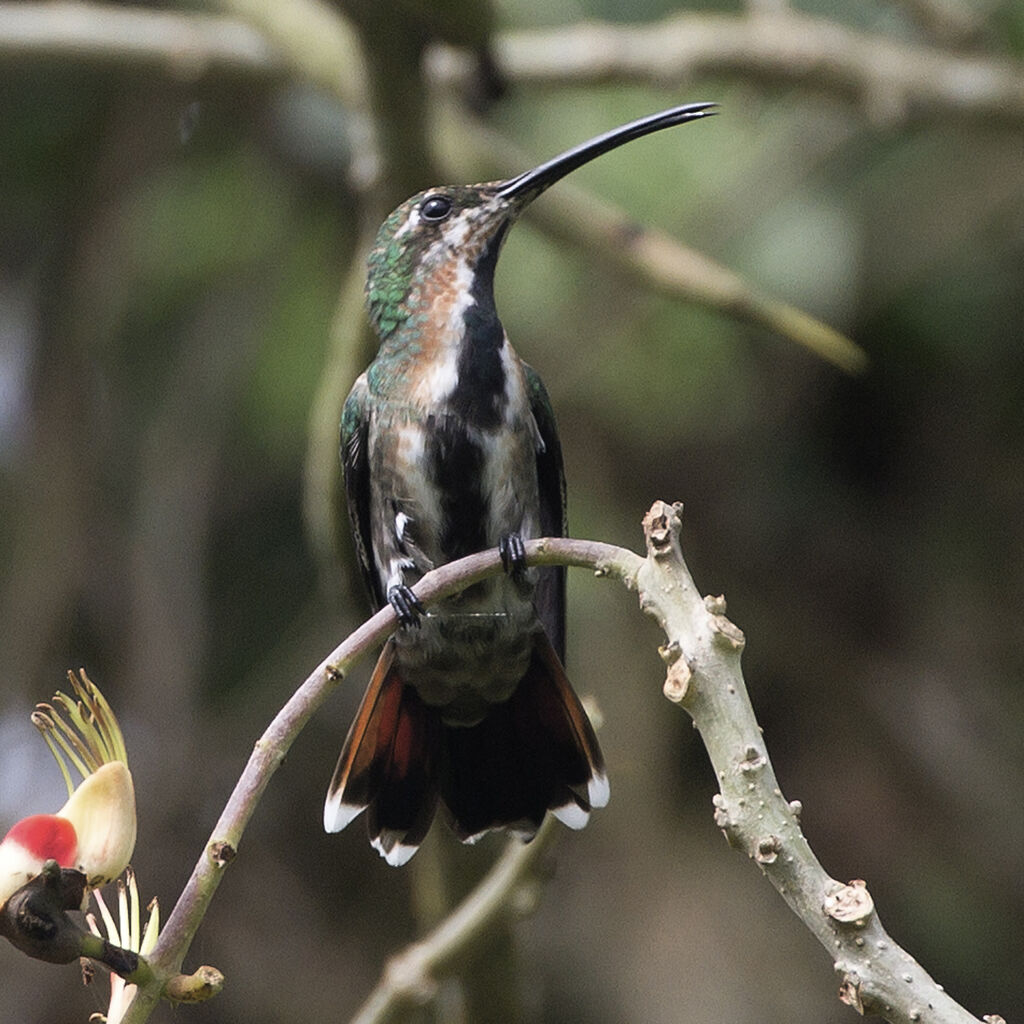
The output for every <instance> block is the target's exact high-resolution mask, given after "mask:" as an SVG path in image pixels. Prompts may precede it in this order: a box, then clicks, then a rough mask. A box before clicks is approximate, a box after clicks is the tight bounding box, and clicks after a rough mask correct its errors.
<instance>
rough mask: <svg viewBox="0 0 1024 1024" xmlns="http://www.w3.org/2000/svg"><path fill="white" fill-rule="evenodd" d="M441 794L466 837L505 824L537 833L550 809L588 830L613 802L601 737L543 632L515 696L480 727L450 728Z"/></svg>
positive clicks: (446, 731) (447, 729)
mask: <svg viewBox="0 0 1024 1024" xmlns="http://www.w3.org/2000/svg"><path fill="white" fill-rule="evenodd" d="M441 756H442V765H441V798H442V800H443V801H444V803H445V805H446V806H447V808H448V810H449V812H450V815H451V819H452V828H453V829H454V831H455V832H456V834H457V835H458V836H459V838H460V839H462V840H463V841H464V842H473V841H474V840H476V839H478V838H479V837H480V836H481V835H483V834H484V833H485V832H489V831H491V830H492V829H496V828H507V829H509V830H510V831H512V832H515V833H517V834H519V835H520V836H521V837H522V838H524V839H529V838H532V836H533V835H534V833H535V832H536V831H537V829H538V828H539V827H540V823H541V822H542V821H543V820H544V815H545V814H546V813H547V811H549V810H550V811H551V812H552V813H553V814H554V815H555V816H556V817H558V818H560V819H561V820H562V821H563V822H564V823H565V824H567V825H569V826H570V827H571V828H582V827H583V826H584V825H585V824H586V823H587V820H588V818H589V815H590V810H591V808H593V807H603V806H604V805H605V804H606V803H607V802H608V778H607V776H606V775H605V771H604V760H603V759H602V757H601V750H600V747H599V746H598V743H597V737H596V736H595V735H594V730H593V728H592V727H591V725H590V721H589V720H588V719H587V715H586V712H585V711H584V710H583V707H582V705H581V704H580V702H579V698H578V697H577V696H576V694H575V693H574V692H573V689H572V686H571V685H570V684H569V680H568V679H567V678H566V675H565V670H564V669H563V668H562V664H561V662H560V661H559V660H558V656H557V655H556V654H555V652H554V650H553V649H552V647H551V643H550V641H549V640H548V638H547V636H545V634H544V633H543V632H538V633H537V634H536V640H535V643H534V650H533V657H532V658H531V661H530V666H529V668H528V669H527V672H526V675H525V676H523V679H522V680H521V682H520V683H519V685H518V686H517V687H516V690H515V692H514V693H513V694H512V696H511V697H510V698H509V699H508V700H507V701H505V702H504V703H503V704H495V705H494V706H493V707H492V708H491V709H490V710H489V711H488V713H487V716H486V717H485V718H484V719H483V721H481V722H480V723H479V724H477V725H474V726H471V727H469V728H461V727H458V726H446V727H444V733H443V737H442V755H441Z"/></svg>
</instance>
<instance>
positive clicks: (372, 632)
mask: <svg viewBox="0 0 1024 1024" xmlns="http://www.w3.org/2000/svg"><path fill="white" fill-rule="evenodd" d="M567 545H568V546H567ZM553 550H557V551H558V552H559V553H560V557H558V558H552V557H551V552H552V551H553ZM527 557H528V559H531V560H534V559H535V560H536V561H535V564H541V563H544V564H554V562H555V561H557V562H559V564H567V565H587V566H590V567H591V568H594V569H595V570H597V571H599V572H602V573H603V574H608V575H615V576H620V577H623V578H625V577H626V576H627V575H628V574H629V573H631V572H635V570H636V568H637V567H638V566H639V564H640V562H641V559H640V558H639V556H638V555H636V554H634V553H633V552H631V551H626V550H624V549H622V548H616V547H614V546H612V545H609V544H600V543H598V542H595V541H566V540H564V539H563V540H536V541H531V542H530V543H529V544H528V545H527ZM500 570H501V558H500V556H499V554H498V551H497V549H494V550H491V551H486V552H483V553H481V554H477V555H470V556H469V557H468V558H463V559H460V560H459V561H458V562H452V563H450V564H449V565H445V566H442V567H441V568H440V569H435V570H434V571H433V572H431V573H428V574H427V575H426V576H424V577H423V579H422V580H420V582H419V583H418V584H417V585H416V586H415V587H414V590H415V592H416V594H417V596H418V597H419V598H420V600H421V601H422V602H423V603H424V604H426V605H430V604H431V603H433V602H434V601H437V600H440V599H441V598H443V597H446V596H448V595H449V594H453V593H456V592H457V591H459V590H462V589H464V588H465V587H467V586H470V585H471V584H473V583H474V582H478V581H479V580H482V579H484V578H486V577H487V576H491V575H494V574H495V573H497V572H499V571H500ZM396 624H397V623H396V619H395V614H394V612H393V611H392V609H391V608H390V606H388V607H385V608H382V609H381V610H380V611H379V612H377V614H376V615H374V616H373V617H372V618H371V619H368V620H367V621H366V622H365V623H363V625H362V626H360V627H359V628H358V629H357V630H355V632H353V633H352V634H350V635H349V636H348V637H347V638H346V639H345V640H344V641H343V642H342V643H341V644H339V645H338V646H337V647H336V648H335V649H334V650H333V651H332V652H331V653H330V654H329V655H328V656H327V657H326V658H325V659H324V660H323V661H322V662H321V663H320V664H319V665H318V666H317V667H316V669H314V671H313V672H312V673H311V674H310V675H309V676H308V677H307V679H306V681H305V682H304V683H303V684H302V685H301V686H300V687H299V688H298V690H296V691H295V693H294V694H293V695H292V697H291V699H290V700H289V701H288V702H287V704H285V706H284V707H283V708H282V709H281V710H280V711H279V712H278V714H277V715H276V717H275V718H274V720H273V721H272V722H271V723H270V725H269V726H268V727H267V730H266V731H265V732H264V734H263V735H262V736H261V737H260V739H259V740H258V741H257V742H256V746H255V749H254V750H253V752H252V755H251V756H250V758H249V761H248V763H247V764H246V766H245V769H244V770H243V772H242V775H241V777H240V778H239V780H238V782H237V783H236V785H235V788H234V791H233V792H232V794H231V796H230V797H229V799H228V802H227V805H226V806H225V808H224V810H223V812H222V813H221V816H220V819H219V820H218V822H217V824H216V826H215V827H214V829H213V832H212V833H211V835H210V838H209V839H208V841H207V843H206V845H205V847H204V849H203V853H202V855H201V856H200V858H199V860H198V862H197V863H196V866H195V868H194V869H193V871H192V876H191V877H190V878H189V880H188V882H187V883H186V885H185V889H184V891H183V892H182V894H181V896H180V897H179V898H178V901H177V903H176V905H175V907H174V909H173V910H172V911H171V914H170V916H169V918H168V919H167V923H166V924H165V926H164V928H163V930H162V932H161V933H160V938H159V940H158V941H157V944H156V947H155V948H154V950H153V952H152V954H151V955H150V957H149V963H150V966H151V968H152V970H153V975H154V980H153V981H152V982H151V983H150V984H149V985H146V986H141V987H140V988H139V991H138V993H137V994H136V997H135V1000H134V1001H133V1003H132V1006H131V1008H130V1010H129V1012H128V1015H127V1016H126V1017H125V1022H126V1024H140V1022H142V1021H145V1020H147V1019H148V1018H149V1015H150V1014H151V1013H152V1011H153V1009H154V1008H155V1007H156V1005H157V1003H158V1002H159V1000H160V998H161V993H162V989H163V986H164V984H166V981H167V980H168V979H169V978H171V977H174V976H176V975H177V974H178V973H179V972H180V970H181V964H182V962H183V961H184V958H185V955H186V954H187V952H188V949H189V947H190V945H191V943H192V940H193V938H194V937H195V934H196V931H197V930H198V928H199V925H200V923H201V922H202V919H203V917H204V916H205V914H206V911H207V909H208V907H209V905H210V901H211V900H212V899H213V896H214V893H215V892H216V890H217V887H218V886H219V884H220V881H221V879H222V877H223V875H224V869H225V868H226V867H227V866H228V865H229V864H230V863H231V862H232V861H233V860H234V859H235V857H236V855H237V854H238V850H239V844H240V842H241V839H242V834H243V832H244V831H245V827H246V825H247V824H248V822H249V819H250V818H251V817H252V814H253V812H254V811H255V810H256V806H257V804H258V803H259V800H260V797H261V796H262V795H263V792H264V790H265V789H266V787H267V785H268V784H269V782H270V779H271V777H272V776H273V774H274V772H275V771H277V769H278V767H279V766H280V765H281V763H282V762H283V760H284V758H285V755H286V754H287V752H288V750H289V749H290V747H291V745H292V743H293V742H294V741H295V739H296V738H297V736H298V735H299V733H300V732H301V731H302V729H303V727H304V726H305V725H306V723H307V722H308V721H309V719H310V718H311V717H312V715H313V714H314V713H315V712H316V710H317V709H318V708H319V707H320V706H321V705H322V704H323V703H324V701H325V700H326V699H327V698H328V697H329V696H330V695H331V693H332V692H333V691H334V689H335V688H336V687H337V686H338V684H339V683H340V682H341V681H342V680H343V679H344V678H345V676H346V675H347V674H348V673H349V671H350V670H351V668H352V666H353V665H354V664H355V663H356V662H357V661H358V660H359V659H360V658H361V657H362V656H363V655H365V654H366V653H367V652H368V651H370V650H372V649H373V648H375V647H377V646H379V645H380V644H381V643H382V642H383V641H384V640H385V639H386V638H387V637H388V636H389V635H390V634H391V633H392V632H393V631H394V629H395V626H396ZM442 927H443V926H442Z"/></svg>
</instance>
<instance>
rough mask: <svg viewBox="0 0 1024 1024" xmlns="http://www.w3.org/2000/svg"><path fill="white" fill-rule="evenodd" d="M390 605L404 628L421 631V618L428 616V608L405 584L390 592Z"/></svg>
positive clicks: (393, 588)
mask: <svg viewBox="0 0 1024 1024" xmlns="http://www.w3.org/2000/svg"><path fill="white" fill-rule="evenodd" d="M388 604H389V605H391V607H392V608H394V609H395V614H396V615H397V616H398V621H399V623H400V624H401V625H403V626H411V627H413V628H414V629H419V625H420V618H421V617H422V616H423V615H425V614H426V611H427V610H426V608H424V607H423V605H422V604H421V603H420V599H419V598H418V597H417V596H416V595H415V594H414V593H413V592H412V591H411V590H410V589H409V588H408V587H407V586H406V585H405V584H404V583H403V584H401V585H399V586H397V587H392V588H391V589H390V590H389V591H388Z"/></svg>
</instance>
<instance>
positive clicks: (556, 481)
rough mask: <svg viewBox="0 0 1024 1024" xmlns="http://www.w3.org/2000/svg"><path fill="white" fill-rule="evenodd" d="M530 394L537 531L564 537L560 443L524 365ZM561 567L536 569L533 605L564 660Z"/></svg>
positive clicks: (537, 383)
mask: <svg viewBox="0 0 1024 1024" xmlns="http://www.w3.org/2000/svg"><path fill="white" fill-rule="evenodd" d="M524 370H525V373H526V385H527V388H528V390H529V395H530V411H531V412H532V413H533V419H534V422H535V423H536V424H537V431H538V434H539V436H540V444H539V445H538V446H537V490H538V494H539V496H540V532H541V535H542V536H544V537H564V536H566V534H567V532H568V522H567V520H566V513H565V471H564V469H563V468H562V444H561V442H560V441H559V439H558V429H557V428H556V426H555V414H554V412H553V411H552V409H551V401H550V400H549V398H548V393H547V389H546V388H545V387H544V383H543V382H542V381H541V379H540V377H539V375H538V374H537V371H536V370H534V369H533V367H532V366H524ZM565 572H566V570H565V566H553V567H550V568H544V569H541V570H540V580H539V581H538V583H537V593H536V597H535V603H536V606H537V614H538V616H539V617H540V621H541V622H542V623H543V624H544V629H545V631H546V632H547V634H548V639H550V641H551V645H552V647H554V649H555V651H556V652H557V654H558V657H559V658H561V659H562V660H563V661H564V660H565Z"/></svg>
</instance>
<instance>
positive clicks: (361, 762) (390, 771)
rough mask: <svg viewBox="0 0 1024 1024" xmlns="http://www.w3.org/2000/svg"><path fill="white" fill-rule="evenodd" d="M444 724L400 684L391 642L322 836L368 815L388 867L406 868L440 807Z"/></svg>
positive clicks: (354, 730) (337, 776)
mask: <svg viewBox="0 0 1024 1024" xmlns="http://www.w3.org/2000/svg"><path fill="white" fill-rule="evenodd" d="M440 739H441V723H440V717H439V715H438V713H437V711H436V710H435V709H433V708H428V707H427V706H426V705H425V704H424V703H423V702H422V701H421V700H420V698H419V696H418V695H417V694H416V691H415V690H414V689H413V688H412V687H411V686H407V685H406V684H405V683H403V682H402V678H401V676H400V675H399V674H398V667H397V665H396V664H395V651H394V643H393V641H388V643H387V644H386V645H385V646H384V650H383V651H382V652H381V655H380V658H379V659H378V661H377V667H376V668H375V669H374V672H373V677H372V678H371V679H370V685H369V686H368V687H367V688H366V694H365V695H364V697H363V702H362V704H361V705H360V706H359V711H358V713H357V714H356V717H355V720H354V721H353V723H352V727H351V728H350V729H349V732H348V736H347V737H346V739H345V745H344V746H343V747H342V750H341V756H340V757H339V758H338V766H337V768H335V770H334V777H333V778H332V779H331V785H330V787H329V789H328V791H327V801H326V803H325V804H324V828H325V829H326V830H327V831H328V832H340V831H341V830H342V829H343V828H344V827H345V826H346V825H347V824H348V823H349V822H350V821H352V819H353V818H355V817H356V816H357V815H358V814H360V813H361V812H362V811H364V810H368V814H367V819H366V823H367V829H368V831H369V833H370V842H371V843H372V844H373V846H374V848H375V849H376V850H377V851H378V852H379V853H380V854H381V856H382V857H384V858H385V859H386V860H387V862H388V863H389V864H393V865H396V866H397V865H400V864H404V863H405V862H406V861H407V860H408V859H409V858H410V857H411V856H412V855H413V854H414V853H415V852H416V850H417V848H418V847H419V844H420V842H421V841H422V840H423V837H424V836H425V835H426V834H427V830H428V829H429V828H430V822H431V821H432V820H433V817H434V811H435V809H436V807H437V786H436V782H435V778H436V770H437V753H438V748H439V745H440Z"/></svg>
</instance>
